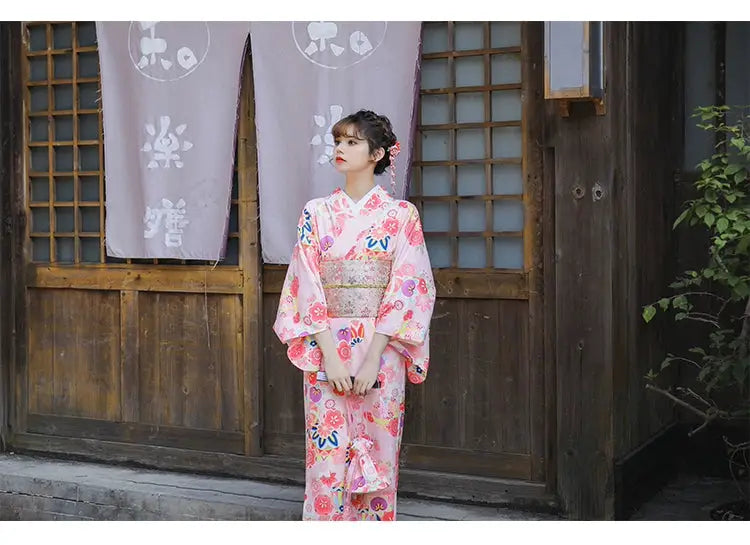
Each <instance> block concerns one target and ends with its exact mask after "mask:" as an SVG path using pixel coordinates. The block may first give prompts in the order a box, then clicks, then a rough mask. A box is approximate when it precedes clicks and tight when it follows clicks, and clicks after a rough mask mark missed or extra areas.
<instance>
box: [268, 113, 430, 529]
mask: <svg viewBox="0 0 750 545" xmlns="http://www.w3.org/2000/svg"><path fill="white" fill-rule="evenodd" d="M333 136H334V138H335V142H336V154H335V165H336V170H338V171H339V172H341V173H343V174H345V175H346V186H345V189H341V188H338V189H336V190H335V191H334V192H333V193H332V194H331V195H329V196H327V197H324V198H319V199H313V200H311V201H309V202H308V203H307V204H306V205H305V207H304V210H303V211H302V216H301V217H300V220H299V225H298V227H297V230H298V235H299V236H298V239H297V244H296V245H295V247H294V252H293V254H292V259H291V263H290V264H289V269H288V271H287V275H286V279H285V281H284V287H283V289H282V293H281V299H280V302H279V310H278V314H277V317H276V322H275V324H274V331H275V332H276V334H277V335H278V337H279V339H280V340H281V341H282V342H284V343H286V344H287V345H288V350H287V355H288V356H289V359H290V360H291V362H292V363H293V364H294V365H295V366H297V367H298V368H300V369H301V370H302V371H304V396H305V403H304V405H305V418H306V422H305V429H306V434H307V437H306V449H305V450H306V463H305V467H306V479H305V501H304V507H303V519H305V520H394V519H395V516H396V489H397V484H398V459H399V450H400V447H401V434H402V431H403V427H404V389H405V384H406V379H407V378H408V379H409V381H410V382H412V383H415V384H416V383H420V382H423V381H424V380H425V378H426V375H427V368H428V366H429V326H430V318H431V316H432V310H433V307H434V304H435V285H434V282H433V278H432V268H431V266H430V260H429V257H428V255H427V249H426V247H425V243H424V238H423V236H422V226H421V223H420V221H419V214H418V212H417V210H416V208H415V207H414V205H412V204H411V203H409V202H407V201H402V200H397V199H394V198H393V197H391V196H390V195H389V194H388V193H387V192H386V191H384V190H383V189H382V188H381V187H380V186H379V185H378V184H376V183H375V175H376V174H382V173H383V172H384V171H385V170H386V168H387V167H388V166H391V177H392V180H391V184H392V186H393V184H394V183H395V181H394V179H393V176H394V171H395V170H394V167H393V159H394V157H395V155H396V153H398V150H399V144H398V142H397V141H396V137H395V136H394V134H393V130H392V128H391V123H390V121H389V120H388V119H387V118H386V117H383V116H378V115H377V114H374V113H373V112H370V111H366V110H361V111H359V112H357V113H355V114H352V115H349V116H347V117H345V118H344V119H342V120H341V121H339V122H338V123H337V124H336V125H335V126H334V127H333Z"/></svg>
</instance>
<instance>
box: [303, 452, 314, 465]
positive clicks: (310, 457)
mask: <svg viewBox="0 0 750 545" xmlns="http://www.w3.org/2000/svg"><path fill="white" fill-rule="evenodd" d="M314 465H315V456H314V455H313V453H312V450H308V451H307V454H305V467H307V468H311V467H312V466H314Z"/></svg>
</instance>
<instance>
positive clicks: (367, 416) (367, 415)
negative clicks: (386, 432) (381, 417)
mask: <svg viewBox="0 0 750 545" xmlns="http://www.w3.org/2000/svg"><path fill="white" fill-rule="evenodd" d="M365 418H366V419H367V421H368V422H372V421H373V417H372V413H371V412H370V411H367V412H366V413H365Z"/></svg>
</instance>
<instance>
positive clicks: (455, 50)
mask: <svg viewBox="0 0 750 545" xmlns="http://www.w3.org/2000/svg"><path fill="white" fill-rule="evenodd" d="M422 42H423V56H422V83H421V93H420V98H421V107H420V114H419V115H420V117H419V138H418V139H417V148H416V150H415V161H414V174H413V181H412V184H411V200H412V201H413V202H415V203H416V204H417V206H418V207H419V208H420V212H421V213H422V218H423V223H424V230H425V237H426V241H427V246H428V249H429V252H430V258H431V261H432V264H433V266H434V267H436V268H442V267H451V268H468V269H511V270H518V269H523V267H524V244H523V238H524V233H523V230H524V205H523V198H524V184H523V179H524V175H523V173H524V159H523V145H522V142H523V134H524V120H523V108H522V102H521V90H522V85H521V84H522V81H521V66H522V64H521V56H522V51H521V23H520V22H477V23H470V22H467V23H464V22H458V23H450V22H441V23H425V24H424V27H423V40H422Z"/></svg>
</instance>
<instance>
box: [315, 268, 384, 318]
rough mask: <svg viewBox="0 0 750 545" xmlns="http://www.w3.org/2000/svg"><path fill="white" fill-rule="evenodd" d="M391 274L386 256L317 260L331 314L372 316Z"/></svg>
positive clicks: (344, 316)
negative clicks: (378, 257)
mask: <svg viewBox="0 0 750 545" xmlns="http://www.w3.org/2000/svg"><path fill="white" fill-rule="evenodd" d="M390 278H391V261H390V260H386V259H368V260H335V261H323V262H321V264H320V279H321V281H322V283H323V291H324V292H325V296H326V305H327V307H328V316H329V317H331V318H347V317H359V318H363V317H375V316H377V315H378V309H379V308H380V302H381V301H382V299H383V294H384V293H385V289H386V288H387V287H388V282H389V281H390Z"/></svg>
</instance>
